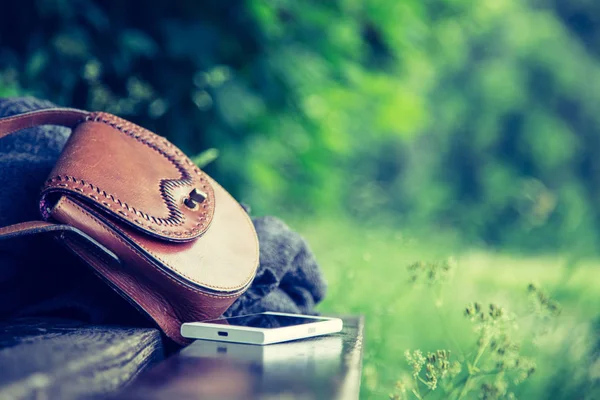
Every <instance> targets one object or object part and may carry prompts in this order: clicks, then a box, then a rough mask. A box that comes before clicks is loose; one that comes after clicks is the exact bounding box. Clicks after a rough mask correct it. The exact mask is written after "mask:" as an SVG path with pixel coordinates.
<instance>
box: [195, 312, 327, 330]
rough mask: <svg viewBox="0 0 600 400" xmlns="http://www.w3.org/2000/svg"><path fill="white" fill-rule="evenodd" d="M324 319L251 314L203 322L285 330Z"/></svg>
mask: <svg viewBox="0 0 600 400" xmlns="http://www.w3.org/2000/svg"><path fill="white" fill-rule="evenodd" d="M322 321H323V320H322V319H319V318H311V317H294V316H290V315H273V314H250V315H244V316H241V317H231V318H219V319H212V320H209V321H202V322H203V323H209V324H222V325H229V326H245V327H248V328H266V329H272V328H284V327H287V326H295V325H304V324H310V323H313V322H322Z"/></svg>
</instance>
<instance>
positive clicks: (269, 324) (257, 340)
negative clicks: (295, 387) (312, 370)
mask: <svg viewBox="0 0 600 400" xmlns="http://www.w3.org/2000/svg"><path fill="white" fill-rule="evenodd" d="M342 327H343V323H342V320H341V319H339V318H329V317H315V316H312V315H298V314H285V313H276V312H264V313H260V314H250V315H244V316H241V317H231V318H219V319H213V320H209V321H202V322H186V323H184V324H183V325H181V336H183V337H185V338H189V339H204V340H216V341H220V342H232V343H246V344H259V345H264V344H271V343H281V342H287V341H290V340H296V339H304V338H309V337H313V336H320V335H327V334H330V333H336V332H339V331H341V330H342Z"/></svg>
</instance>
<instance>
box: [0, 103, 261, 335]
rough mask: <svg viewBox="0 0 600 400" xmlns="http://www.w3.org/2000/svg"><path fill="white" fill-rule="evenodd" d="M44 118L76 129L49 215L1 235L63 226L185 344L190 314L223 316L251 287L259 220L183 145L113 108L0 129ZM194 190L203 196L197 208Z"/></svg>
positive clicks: (52, 181)
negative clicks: (190, 202) (192, 203)
mask: <svg viewBox="0 0 600 400" xmlns="http://www.w3.org/2000/svg"><path fill="white" fill-rule="evenodd" d="M43 124H57V125H62V126H68V127H72V128H73V133H72V134H71V136H70V138H69V140H68V142H67V144H66V145H65V148H64V150H63V153H62V154H61V157H60V159H59V161H58V162H57V164H56V166H55V168H54V170H53V171H52V173H51V175H50V177H49V178H48V180H47V181H46V183H45V185H44V187H43V188H42V192H41V200H40V210H41V212H42V216H43V217H44V219H45V220H47V221H49V222H43V221H32V222H28V223H22V224H17V225H15V226H12V227H6V228H0V238H10V237H15V236H18V235H23V234H39V233H51V234H56V235H57V236H58V237H59V239H61V240H62V241H63V242H64V243H65V244H66V245H67V246H68V247H69V248H70V249H71V250H72V251H73V252H74V253H76V254H78V255H79V256H80V257H81V258H82V259H83V260H85V261H86V262H87V263H88V264H89V265H91V266H92V267H93V268H94V270H95V271H96V273H97V274H98V275H99V276H100V277H101V278H103V279H104V280H105V281H106V282H107V283H108V284H109V285H110V286H111V287H112V288H113V289H115V290H116V291H117V292H119V293H120V294H121V295H123V296H124V297H125V298H126V299H127V300H129V301H130V303H132V304H133V305H134V306H135V307H136V308H138V309H139V310H141V311H143V312H145V313H146V314H147V315H148V316H150V317H151V318H152V319H153V320H154V321H155V322H156V323H157V325H158V326H159V327H160V328H161V329H162V330H163V332H164V333H165V334H166V335H167V336H168V337H170V338H171V339H173V340H174V341H176V342H178V343H181V344H183V343H186V342H187V340H186V339H184V338H182V337H181V335H180V326H181V324H182V323H183V322H189V321H201V320H205V319H212V318H217V317H219V316H220V315H221V314H222V313H223V312H224V311H225V310H227V308H228V307H229V306H230V305H231V304H232V303H233V302H234V301H235V299H237V298H238V297H239V296H240V295H241V294H242V293H243V292H244V291H245V290H246V289H247V288H248V286H249V285H250V283H251V281H252V279H253V278H254V274H255V273H256V268H257V266H258V254H259V252H258V239H257V236H256V232H255V230H254V226H253V225H252V222H251V221H250V218H249V216H248V215H247V214H246V212H245V211H244V210H243V209H242V207H241V206H240V205H239V204H238V203H237V201H235V200H234V199H233V198H232V197H231V195H229V193H227V191H225V190H224V189H223V188H222V187H221V186H220V185H219V184H218V183H216V182H215V181H214V180H213V179H212V178H210V177H209V176H208V175H206V174H205V173H204V172H202V171H201V170H200V169H198V168H197V167H196V166H195V165H194V164H193V163H192V161H191V160H189V158H187V157H186V156H185V155H184V154H183V153H182V152H181V151H180V150H179V149H177V148H176V147H175V146H174V145H172V144H171V143H169V142H168V141H167V140H166V139H164V138H162V137H160V136H157V135H155V134H153V133H152V132H149V131H147V130H145V129H143V128H141V127H139V126H137V125H135V124H132V123H130V122H128V121H125V120H123V119H121V118H118V117H116V116H113V115H110V114H106V113H87V112H85V111H80V110H73V109H50V110H42V111H37V112H30V113H26V114H21V115H19V116H13V117H9V118H5V119H0V137H2V136H5V135H6V134H8V133H11V132H14V131H17V130H19V129H24V128H27V127H31V126H36V125H43ZM193 189H197V190H200V191H202V192H204V193H205V194H206V199H205V200H204V201H203V202H202V203H200V204H198V205H197V206H196V207H194V208H190V207H188V206H187V205H186V204H185V203H184V200H185V199H186V197H187V196H188V195H189V193H190V192H191V191H192V190H193ZM56 222H57V223H58V224H57V223H56Z"/></svg>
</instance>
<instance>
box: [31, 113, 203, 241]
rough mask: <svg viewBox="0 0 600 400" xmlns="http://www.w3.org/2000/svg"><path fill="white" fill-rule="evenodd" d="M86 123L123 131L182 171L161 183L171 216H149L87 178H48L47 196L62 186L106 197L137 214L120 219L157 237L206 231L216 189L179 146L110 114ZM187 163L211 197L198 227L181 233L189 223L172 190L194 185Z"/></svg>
mask: <svg viewBox="0 0 600 400" xmlns="http://www.w3.org/2000/svg"><path fill="white" fill-rule="evenodd" d="M85 121H92V122H100V123H104V124H106V125H109V126H111V127H112V128H114V129H116V130H118V131H119V132H121V133H123V134H125V135H127V136H129V137H131V138H133V139H135V140H136V141H138V142H139V143H141V144H143V145H145V146H147V147H149V148H150V149H152V150H154V151H156V152H157V153H158V154H160V155H161V156H163V157H164V158H165V159H166V160H167V161H169V162H170V163H171V164H172V165H173V166H174V167H175V168H176V169H177V170H178V171H179V173H180V174H181V178H180V179H163V180H161V182H160V193H161V197H162V198H163V201H164V202H165V204H166V206H167V209H168V210H169V217H167V218H159V217H155V216H151V215H149V214H148V213H145V212H143V211H141V210H139V209H136V208H135V207H132V206H130V205H128V204H127V203H125V202H123V201H121V200H120V199H119V198H118V197H117V196H115V195H113V194H110V193H107V192H106V191H104V190H102V189H101V188H99V187H97V186H95V185H94V184H92V183H90V182H85V181H84V180H83V179H78V178H76V177H73V176H68V175H57V176H54V177H52V178H50V179H48V180H47V181H46V184H45V187H44V193H47V192H48V191H51V190H52V188H57V187H58V188H61V189H70V188H72V190H74V191H77V192H78V193H80V194H81V195H84V196H87V197H90V198H92V199H93V200H95V201H96V202H99V198H98V196H102V197H104V198H105V199H106V200H108V201H110V202H112V203H113V204H114V205H116V206H117V207H120V208H122V209H123V210H127V211H128V212H129V213H131V214H133V217H130V216H129V215H128V214H127V213H125V212H123V210H118V212H119V216H117V217H119V218H123V219H125V220H127V221H128V222H130V223H134V224H136V225H138V226H140V227H142V228H146V229H149V230H150V231H152V232H153V233H154V234H157V235H159V236H160V235H164V236H167V237H175V236H176V237H177V238H194V237H197V236H198V235H199V234H201V233H202V232H204V231H206V229H207V228H208V226H209V225H210V222H211V220H212V213H214V201H211V200H212V199H214V192H213V191H212V187H211V186H210V185H209V184H208V181H207V179H206V177H205V176H203V173H202V171H200V169H199V168H198V167H196V165H194V163H192V162H191V161H190V160H189V158H187V157H185V155H184V154H183V153H182V152H181V151H179V150H177V149H176V148H175V146H173V145H172V144H171V143H169V141H167V140H166V139H164V138H159V137H158V136H157V135H155V134H154V133H152V132H150V131H148V130H146V129H144V128H141V127H139V126H137V125H135V124H133V123H131V122H129V121H126V120H123V119H121V118H118V117H116V116H114V115H111V114H106V113H90V114H88V116H87V117H86V118H85ZM157 139H158V140H157ZM165 148H166V149H168V150H166V149H165ZM169 152H172V153H173V154H169ZM183 162H185V164H187V167H188V168H190V169H191V170H192V171H193V172H194V173H195V174H196V175H197V179H198V180H199V181H200V182H199V185H198V186H200V187H202V189H203V190H204V191H205V192H207V193H208V194H209V197H208V198H207V199H206V200H205V201H204V202H203V203H202V207H201V212H200V215H199V217H198V220H197V222H196V223H195V225H193V226H192V227H191V228H190V229H188V230H185V231H183V232H181V231H180V230H174V228H175V227H178V226H181V225H182V224H183V223H184V222H185V218H184V216H183V213H182V212H181V210H180V209H179V207H178V205H177V200H176V199H175V198H174V197H173V196H172V195H171V193H170V190H171V189H174V188H177V187H181V186H187V185H193V184H194V180H193V179H192V175H191V174H190V171H188V169H187V168H186V167H185V166H184V165H183ZM87 190H89V191H87ZM43 203H44V201H43V200H42V204H43ZM100 204H102V205H104V207H105V208H107V209H109V210H110V206H109V205H108V203H107V202H104V201H102V202H100ZM42 213H44V210H42ZM136 217H141V218H142V219H144V220H146V221H148V223H146V222H145V221H143V220H141V219H137V218H136ZM153 223H154V224H155V225H159V227H158V229H157V228H156V227H155V226H153Z"/></svg>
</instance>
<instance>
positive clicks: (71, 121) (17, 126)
mask: <svg viewBox="0 0 600 400" xmlns="http://www.w3.org/2000/svg"><path fill="white" fill-rule="evenodd" d="M87 115H88V113H87V112H86V111H82V110H77V109H75V108H46V109H42V110H36V111H30V112H26V113H23V114H18V115H13V116H10V117H5V118H0V139H1V138H3V137H5V136H8V135H10V134H11V133H14V132H17V131H20V130H22V129H27V128H33V127H35V126H40V125H57V126H64V127H67V128H74V127H75V126H77V124H79V123H80V122H81V121H83V120H84V119H85V117H86V116H87ZM61 230H62V231H64V230H65V226H64V225H59V224H53V223H50V222H45V221H29V222H22V223H19V224H15V225H11V226H5V227H0V240H1V239H9V238H13V237H17V236H23V235H34V234H38V233H45V232H52V231H61Z"/></svg>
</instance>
